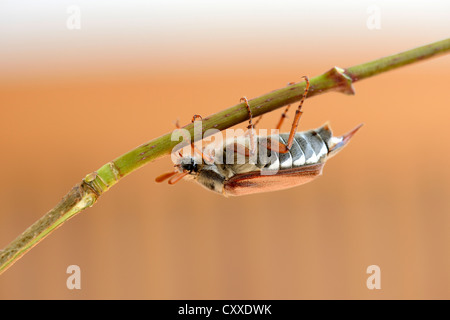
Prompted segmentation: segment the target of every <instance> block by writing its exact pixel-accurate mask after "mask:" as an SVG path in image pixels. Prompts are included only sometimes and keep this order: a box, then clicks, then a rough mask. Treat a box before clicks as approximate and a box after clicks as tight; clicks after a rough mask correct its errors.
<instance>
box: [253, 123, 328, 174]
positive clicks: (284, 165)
mask: <svg viewBox="0 0 450 320" xmlns="http://www.w3.org/2000/svg"><path fill="white" fill-rule="evenodd" d="M275 137H276V136H274V137H272V138H275ZM331 137H332V133H331V130H330V129H329V127H328V126H327V125H325V126H323V127H320V128H318V129H315V130H309V131H305V132H298V133H296V134H295V136H294V141H293V144H292V147H291V149H290V150H289V152H287V153H276V152H274V153H273V154H271V153H270V152H269V154H268V156H270V157H272V159H271V160H270V162H269V161H268V163H267V165H266V166H265V168H266V169H271V170H283V169H290V168H296V167H301V166H304V165H310V164H315V163H320V162H322V161H323V160H324V159H325V157H326V156H327V155H328V142H329V140H330V138H331ZM260 139H261V138H260ZM288 139H289V133H280V135H279V136H278V141H279V142H281V143H283V144H285V145H286V144H287V142H288ZM259 147H260V148H262V147H263V146H262V144H260V145H259ZM259 152H261V149H260V150H259Z"/></svg>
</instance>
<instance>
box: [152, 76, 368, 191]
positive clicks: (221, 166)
mask: <svg viewBox="0 0 450 320" xmlns="http://www.w3.org/2000/svg"><path fill="white" fill-rule="evenodd" d="M304 78H305V80H306V87H305V91H304V92H303V95H302V99H301V101H300V104H299V106H298V108H297V110H296V112H295V117H294V121H293V123H292V126H291V130H290V132H289V133H280V134H279V135H272V136H269V137H265V136H255V135H254V132H253V129H254V128H255V125H254V124H253V121H252V120H253V116H252V112H251V108H250V105H249V103H248V100H247V98H245V97H243V98H241V101H244V102H245V105H246V107H247V110H248V114H249V125H248V137H247V140H246V141H245V142H244V143H243V144H242V142H241V144H239V143H238V142H236V140H235V139H234V138H233V139H232V140H231V141H228V140H227V141H225V143H224V144H223V145H222V146H221V148H223V150H222V151H223V152H222V157H223V158H218V157H212V156H211V155H207V154H204V152H203V150H198V148H195V147H194V146H193V144H192V149H193V150H194V151H195V152H197V153H198V154H200V155H201V156H202V157H201V159H200V160H197V159H196V157H194V156H191V155H189V156H182V155H181V153H180V158H179V159H178V161H177V163H176V164H175V168H176V171H175V172H170V173H165V174H163V175H161V176H159V177H157V178H156V182H162V181H164V180H167V179H169V180H168V181H169V184H174V183H176V182H178V181H180V180H181V179H183V178H184V177H191V178H193V179H195V180H196V181H197V182H198V183H200V184H201V185H202V186H203V187H205V188H207V189H208V190H211V191H214V192H217V193H220V194H223V195H224V196H240V195H247V194H254V193H260V192H269V191H276V190H283V189H287V188H292V187H295V186H298V185H301V184H304V183H307V182H309V181H312V180H314V179H316V178H317V177H319V176H320V175H321V174H322V169H323V166H324V165H325V162H326V161H327V160H328V159H329V158H330V157H332V156H334V155H335V154H336V153H338V152H339V151H340V150H342V148H343V147H345V146H346V145H347V144H348V142H349V141H350V139H351V138H352V137H353V135H354V134H355V133H356V132H357V131H358V129H359V128H360V127H361V126H362V124H361V125H359V126H357V127H356V128H355V129H353V130H352V131H350V132H349V133H347V134H345V135H343V136H340V137H335V136H333V133H332V131H331V128H330V126H329V125H328V124H325V125H323V126H321V127H319V128H317V129H313V130H309V131H304V132H297V128H298V123H299V121H300V117H301V115H302V113H303V112H302V105H303V102H304V100H305V98H306V96H307V94H308V89H309V87H310V84H309V79H308V77H304ZM288 110H289V106H288V107H287V108H286V110H285V111H284V112H283V114H282V116H281V119H280V121H279V122H278V125H277V129H279V127H280V126H281V124H282V123H283V119H284V118H285V117H286V113H287V111H288ZM198 118H200V119H201V117H200V116H198V115H195V116H194V117H193V119H192V122H194V121H195V120H197V119H198ZM177 127H179V126H177ZM186 140H189V139H186ZM230 147H231V150H233V152H234V153H235V157H234V158H235V159H236V157H237V156H238V154H239V153H242V151H239V150H242V149H244V152H243V155H244V156H245V161H244V162H239V161H232V162H231V163H229V162H227V161H224V160H225V158H224V157H225V155H226V154H227V150H230ZM239 147H241V148H239ZM251 159H252V160H253V161H252V160H251ZM255 159H256V161H254V160H255Z"/></svg>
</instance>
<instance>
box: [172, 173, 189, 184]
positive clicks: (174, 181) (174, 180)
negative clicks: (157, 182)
mask: <svg viewBox="0 0 450 320" xmlns="http://www.w3.org/2000/svg"><path fill="white" fill-rule="evenodd" d="M187 174H188V173H187V172H180V173H178V174H177V175H176V176H173V177H172V178H170V180H169V184H175V183H177V182H178V181H180V180H181V179H183V178H184V177H185V176H186V175H187Z"/></svg>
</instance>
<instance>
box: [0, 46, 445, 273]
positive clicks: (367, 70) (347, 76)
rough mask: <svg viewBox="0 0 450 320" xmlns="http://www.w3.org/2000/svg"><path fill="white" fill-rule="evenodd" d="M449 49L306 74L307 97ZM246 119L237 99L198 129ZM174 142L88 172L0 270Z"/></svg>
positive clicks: (293, 96) (286, 97)
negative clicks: (316, 74) (311, 76)
mask: <svg viewBox="0 0 450 320" xmlns="http://www.w3.org/2000/svg"><path fill="white" fill-rule="evenodd" d="M449 51H450V39H446V40H442V41H438V42H434V43H432V44H429V45H425V46H422V47H418V48H415V49H411V50H408V51H405V52H401V53H398V54H395V55H391V56H388V57H384V58H380V59H377V60H374V61H370V62H367V63H363V64H360V65H356V66H353V67H350V68H347V69H341V68H338V67H334V68H332V69H331V70H329V71H328V72H326V73H324V74H322V75H319V76H316V77H314V78H311V79H310V83H311V87H310V90H309V93H308V98H310V97H312V96H315V95H318V94H322V93H325V92H329V91H338V92H342V93H345V94H354V89H353V83H354V82H356V81H359V80H362V79H365V78H368V77H372V76H374V75H377V74H379V73H382V72H386V71H389V70H391V69H395V68H398V67H401V66H404V65H408V64H410V63H415V62H418V61H421V60H424V59H429V58H431V57H434V56H437V55H439V54H443V53H448V52H449ZM304 88H305V83H304V82H300V83H297V84H294V85H290V86H287V87H284V88H281V89H278V90H275V91H272V92H270V93H267V94H265V95H262V96H260V97H257V98H255V99H252V100H250V101H249V104H250V107H251V110H252V113H253V115H254V116H259V115H262V114H264V113H266V112H270V111H273V110H275V109H277V108H280V107H282V106H285V105H287V104H290V103H294V102H296V101H299V100H300V98H301V96H302V93H303V91H304ZM246 120H248V114H247V109H246V107H245V104H244V103H240V104H237V105H235V106H233V107H231V108H228V109H226V110H223V111H220V112H218V113H215V114H213V115H211V116H208V117H205V118H203V121H202V130H203V132H205V131H206V130H208V129H218V130H224V129H227V128H229V127H232V126H234V125H236V124H239V123H241V122H243V121H246ZM184 128H185V129H187V130H189V132H190V133H191V136H193V132H194V126H193V124H189V125H187V126H186V127H184ZM178 143H179V141H172V140H171V133H167V134H165V135H163V136H161V137H159V138H156V139H153V140H151V141H149V142H147V143H145V144H143V145H141V146H139V147H137V148H136V149H134V150H131V151H130V152H128V153H126V154H124V155H122V156H120V157H118V158H117V159H115V160H113V161H111V162H108V163H107V164H106V165H104V166H102V167H101V168H99V169H98V170H97V171H95V172H93V173H91V174H88V175H87V176H86V177H85V178H84V179H83V180H82V182H81V183H79V184H77V185H76V186H75V187H74V188H73V189H72V190H71V191H70V192H69V193H68V194H67V195H66V196H65V197H64V198H63V199H62V200H61V201H60V202H59V204H58V205H56V207H54V208H53V209H52V210H50V211H49V212H48V213H46V214H45V215H44V216H43V217H42V218H41V219H39V220H38V221H37V222H35V223H34V224H33V225H32V226H31V227H29V228H28V229H27V230H25V232H23V233H22V234H21V235H20V236H19V237H17V238H16V239H15V240H14V241H13V242H11V243H10V244H9V245H8V246H7V247H6V248H5V249H4V250H3V251H1V252H0V274H1V273H3V272H4V271H5V270H6V269H7V268H8V267H10V266H11V265H12V264H13V263H14V262H16V261H17V260H18V259H19V258H20V257H22V256H23V255H24V254H25V253H26V252H27V251H28V250H30V249H31V248H32V247H33V246H34V245H36V244H37V243H39V242H40V241H41V240H42V239H43V238H45V237H46V236H47V235H48V234H50V233H51V232H52V231H53V230H55V229H56V228H57V227H59V226H60V225H62V224H63V223H64V222H65V221H67V220H68V219H70V218H71V217H73V216H75V215H76V214H77V213H79V212H80V211H82V210H84V209H85V208H87V207H90V206H92V205H93V204H94V203H95V202H96V201H97V199H98V198H99V197H100V196H101V194H102V193H103V192H105V191H107V190H108V189H109V188H111V187H112V186H113V185H115V184H116V183H117V182H119V181H120V179H122V178H123V177H125V176H127V175H128V174H130V173H132V172H134V171H136V170H137V169H139V168H140V167H142V166H144V165H145V164H147V163H149V162H151V161H153V160H155V159H157V158H159V157H162V156H164V155H168V154H170V152H171V151H172V149H173V148H174V147H175V146H176V145H177V144H178Z"/></svg>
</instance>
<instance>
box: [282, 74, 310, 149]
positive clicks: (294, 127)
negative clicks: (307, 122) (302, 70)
mask: <svg viewBox="0 0 450 320" xmlns="http://www.w3.org/2000/svg"><path fill="white" fill-rule="evenodd" d="M303 78H304V79H305V81H306V87H305V91H304V92H303V96H302V100H300V104H299V105H298V108H297V110H295V117H294V121H293V122H292V127H291V132H290V133H289V139H288V142H287V145H286V149H287V150H288V151H289V150H290V149H291V147H292V144H293V143H294V136H295V133H296V132H297V127H298V123H299V121H300V117H301V116H302V113H303V112H302V105H303V101H305V98H306V96H307V95H308V90H309V79H308V77H307V76H304V77H303Z"/></svg>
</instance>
